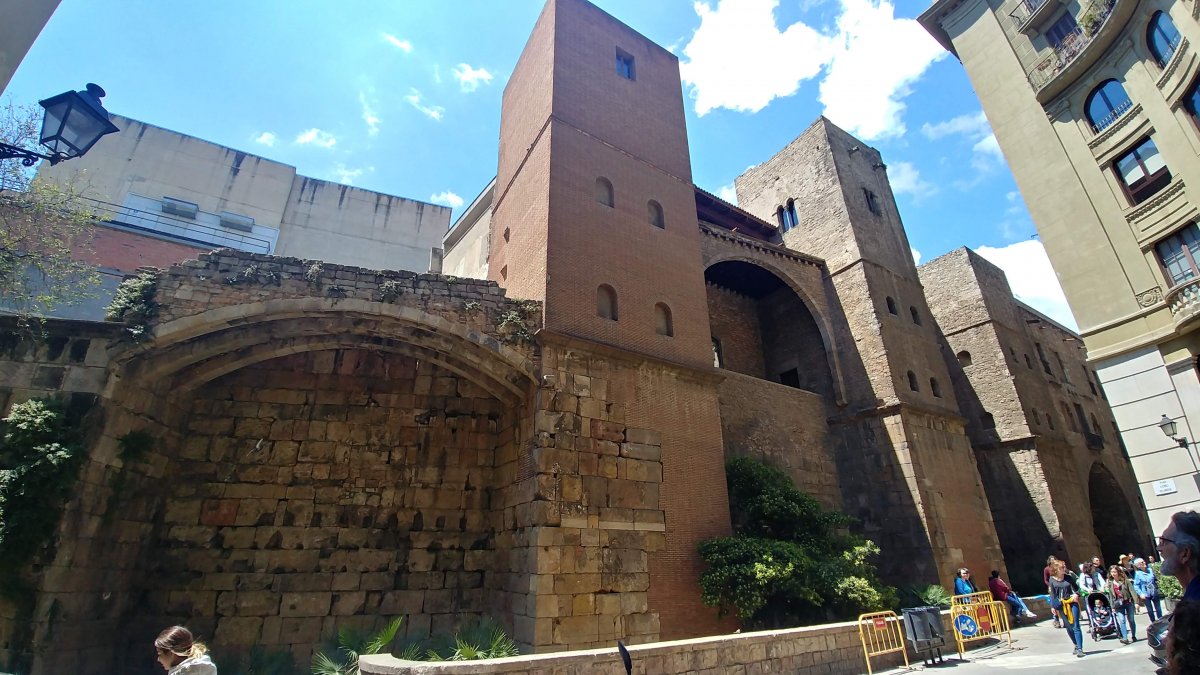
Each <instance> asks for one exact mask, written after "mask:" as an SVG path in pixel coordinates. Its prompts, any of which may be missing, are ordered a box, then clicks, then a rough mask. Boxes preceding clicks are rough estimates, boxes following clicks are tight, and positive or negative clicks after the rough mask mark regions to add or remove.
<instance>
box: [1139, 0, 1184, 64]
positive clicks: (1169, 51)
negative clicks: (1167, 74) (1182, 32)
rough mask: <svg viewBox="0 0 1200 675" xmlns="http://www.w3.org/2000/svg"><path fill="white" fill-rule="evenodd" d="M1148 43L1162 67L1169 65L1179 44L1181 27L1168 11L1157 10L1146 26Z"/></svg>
mask: <svg viewBox="0 0 1200 675" xmlns="http://www.w3.org/2000/svg"><path fill="white" fill-rule="evenodd" d="M1146 44H1147V46H1149V47H1150V53H1151V54H1152V55H1153V56H1154V60H1155V61H1157V62H1158V66H1159V67H1160V68H1161V67H1163V66H1166V65H1167V61H1170V60H1171V56H1172V55H1173V54H1174V53H1175V48H1176V47H1178V46H1179V29H1178V28H1176V27H1175V22H1173V21H1171V17H1169V16H1167V13H1166V12H1155V13H1154V16H1152V17H1150V25H1149V26H1148V27H1147V28H1146Z"/></svg>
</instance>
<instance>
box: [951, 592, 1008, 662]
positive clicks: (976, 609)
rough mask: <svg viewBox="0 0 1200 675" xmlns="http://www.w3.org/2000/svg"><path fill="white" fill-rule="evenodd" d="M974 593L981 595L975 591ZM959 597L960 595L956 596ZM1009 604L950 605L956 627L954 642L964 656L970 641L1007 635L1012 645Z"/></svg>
mask: <svg viewBox="0 0 1200 675" xmlns="http://www.w3.org/2000/svg"><path fill="white" fill-rule="evenodd" d="M973 595H980V594H979V593H975V594H973ZM956 597H959V596H956ZM1008 611H1009V610H1008V604H1007V603H1003V602H970V603H955V604H952V605H950V624H951V625H952V626H953V627H954V642H955V643H956V644H957V645H958V655H959V658H962V656H963V654H964V653H965V651H966V648H965V645H966V644H967V643H968V642H974V641H976V640H982V639H984V638H994V637H999V636H1001V635H1003V636H1005V637H1007V639H1008V646H1009V647H1012V627H1011V626H1010V625H1009V622H1008Z"/></svg>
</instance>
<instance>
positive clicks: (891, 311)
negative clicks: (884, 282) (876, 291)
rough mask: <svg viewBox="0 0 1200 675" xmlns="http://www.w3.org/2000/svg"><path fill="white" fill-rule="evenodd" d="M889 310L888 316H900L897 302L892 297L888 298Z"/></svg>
mask: <svg viewBox="0 0 1200 675" xmlns="http://www.w3.org/2000/svg"><path fill="white" fill-rule="evenodd" d="M887 308H888V314H899V313H900V312H899V310H897V309H896V301H895V300H893V299H892V296H890V295H889V296H888V297H887Z"/></svg>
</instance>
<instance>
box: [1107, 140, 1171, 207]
mask: <svg viewBox="0 0 1200 675" xmlns="http://www.w3.org/2000/svg"><path fill="white" fill-rule="evenodd" d="M1113 168H1115V169H1116V171H1117V175H1118V176H1119V177H1120V178H1121V185H1122V187H1124V188H1125V194H1126V195H1128V196H1129V201H1131V202H1133V203H1134V204H1141V203H1142V202H1144V201H1146V200H1147V199H1149V198H1150V197H1151V196H1152V195H1154V193H1156V192H1158V191H1159V190H1161V189H1163V188H1164V187H1166V186H1167V185H1169V184H1170V183H1171V172H1170V171H1168V170H1167V163H1166V162H1165V161H1163V158H1162V155H1160V154H1158V146H1156V145H1154V141H1153V140H1151V139H1149V138H1147V139H1145V140H1143V141H1142V142H1141V143H1138V145H1137V146H1136V147H1135V148H1133V149H1132V150H1130V151H1129V152H1127V153H1125V154H1123V155H1121V156H1120V157H1118V158H1117V160H1116V161H1115V162H1113Z"/></svg>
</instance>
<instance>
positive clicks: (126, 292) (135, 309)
mask: <svg viewBox="0 0 1200 675" xmlns="http://www.w3.org/2000/svg"><path fill="white" fill-rule="evenodd" d="M157 290H158V272H157V271H155V272H142V273H141V274H139V275H137V276H136V277H130V278H128V279H126V280H125V281H122V282H121V285H120V286H118V287H117V292H116V294H115V295H113V299H112V302H111V303H109V305H108V308H107V309H106V310H104V318H105V320H107V321H123V322H124V323H125V324H126V325H127V326H128V327H129V328H128V330H129V334H130V336H132V337H133V340H134V342H142V341H143V340H146V339H147V338H149V337H150V322H151V321H153V320H154V317H155V316H157V315H158V303H157V302H156V301H155V300H154V294H155V292H157Z"/></svg>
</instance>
